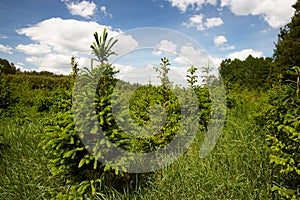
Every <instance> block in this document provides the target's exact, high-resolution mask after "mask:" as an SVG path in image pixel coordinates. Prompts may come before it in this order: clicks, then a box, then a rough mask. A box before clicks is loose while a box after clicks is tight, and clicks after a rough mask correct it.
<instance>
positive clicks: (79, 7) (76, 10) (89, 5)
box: [66, 1, 97, 18]
mask: <svg viewBox="0 0 300 200" xmlns="http://www.w3.org/2000/svg"><path fill="white" fill-rule="evenodd" d="M66 6H67V8H68V10H69V11H70V13H71V14H72V15H79V16H82V17H85V18H90V17H91V16H93V15H94V14H95V12H96V10H97V6H96V4H95V3H94V2H93V1H91V2H89V1H81V2H70V1H66Z"/></svg>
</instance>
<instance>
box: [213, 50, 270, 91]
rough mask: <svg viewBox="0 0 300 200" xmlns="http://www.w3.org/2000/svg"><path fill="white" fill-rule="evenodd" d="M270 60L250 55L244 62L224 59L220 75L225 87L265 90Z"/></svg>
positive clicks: (267, 83) (267, 86)
mask: <svg viewBox="0 0 300 200" xmlns="http://www.w3.org/2000/svg"><path fill="white" fill-rule="evenodd" d="M271 63H272V59H271V58H253V57H252V56H251V55H250V56H248V58H247V59H246V60H245V61H241V60H239V59H234V60H231V59H226V60H224V61H222V63H221V65H220V68H219V70H220V74H221V76H222V79H223V81H224V84H225V87H226V88H227V87H228V86H229V87H230V86H231V85H234V84H239V85H240V86H242V87H247V88H251V89H267V88H269V87H270V86H271V84H270V83H269V81H268V79H269V72H270V69H271V68H270V67H271Z"/></svg>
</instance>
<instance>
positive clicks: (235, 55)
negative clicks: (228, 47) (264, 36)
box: [227, 49, 263, 60]
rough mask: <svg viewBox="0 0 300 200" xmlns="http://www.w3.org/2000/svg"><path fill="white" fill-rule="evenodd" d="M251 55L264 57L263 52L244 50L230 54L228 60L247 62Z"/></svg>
mask: <svg viewBox="0 0 300 200" xmlns="http://www.w3.org/2000/svg"><path fill="white" fill-rule="evenodd" d="M249 55H252V56H253V57H262V56H263V53H262V52H261V51H255V50H253V49H244V50H242V51H238V52H234V53H231V54H229V55H228V56H227V58H230V59H232V60H234V59H236V58H237V59H240V60H245V59H246V58H247V57H248V56H249Z"/></svg>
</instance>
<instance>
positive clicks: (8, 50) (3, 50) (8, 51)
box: [0, 44, 13, 54]
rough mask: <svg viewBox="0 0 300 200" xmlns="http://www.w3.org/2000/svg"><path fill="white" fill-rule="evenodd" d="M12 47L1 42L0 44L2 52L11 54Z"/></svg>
mask: <svg viewBox="0 0 300 200" xmlns="http://www.w3.org/2000/svg"><path fill="white" fill-rule="evenodd" d="M12 50H13V49H12V48H11V47H10V46H8V45H5V46H4V45H3V44H0V51H1V52H3V53H8V54H12V53H13V52H12Z"/></svg>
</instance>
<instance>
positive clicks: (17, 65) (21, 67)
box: [15, 62, 32, 72]
mask: <svg viewBox="0 0 300 200" xmlns="http://www.w3.org/2000/svg"><path fill="white" fill-rule="evenodd" d="M15 67H16V68H17V69H19V70H21V71H22V72H24V71H32V69H27V68H25V67H24V63H21V62H17V64H15Z"/></svg>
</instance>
